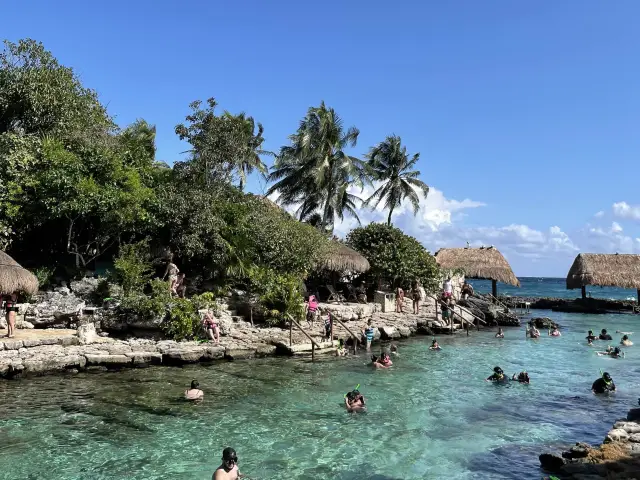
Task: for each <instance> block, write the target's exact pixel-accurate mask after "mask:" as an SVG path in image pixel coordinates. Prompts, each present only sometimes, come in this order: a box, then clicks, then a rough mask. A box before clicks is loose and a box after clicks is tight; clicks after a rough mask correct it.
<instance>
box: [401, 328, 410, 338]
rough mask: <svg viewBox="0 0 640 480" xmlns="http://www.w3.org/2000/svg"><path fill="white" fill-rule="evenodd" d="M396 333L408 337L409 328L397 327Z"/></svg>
mask: <svg viewBox="0 0 640 480" xmlns="http://www.w3.org/2000/svg"><path fill="white" fill-rule="evenodd" d="M398 333H399V334H400V336H401V337H402V338H408V337H410V336H411V329H410V328H409V327H398Z"/></svg>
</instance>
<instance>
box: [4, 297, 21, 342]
mask: <svg viewBox="0 0 640 480" xmlns="http://www.w3.org/2000/svg"><path fill="white" fill-rule="evenodd" d="M16 301H17V296H16V294H15V293H12V294H11V295H8V296H6V297H5V301H4V309H5V311H6V312H7V314H6V318H7V338H13V337H14V336H15V334H16V315H17V312H18V306H17V305H16Z"/></svg>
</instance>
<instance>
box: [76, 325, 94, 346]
mask: <svg viewBox="0 0 640 480" xmlns="http://www.w3.org/2000/svg"><path fill="white" fill-rule="evenodd" d="M78 340H79V341H80V345H89V344H91V343H95V342H96V341H97V340H98V335H97V334H96V327H95V325H94V324H93V323H87V324H85V325H80V326H79V327H78Z"/></svg>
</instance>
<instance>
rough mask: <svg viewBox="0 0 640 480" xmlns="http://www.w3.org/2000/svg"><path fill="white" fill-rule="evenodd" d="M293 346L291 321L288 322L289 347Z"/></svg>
mask: <svg viewBox="0 0 640 480" xmlns="http://www.w3.org/2000/svg"><path fill="white" fill-rule="evenodd" d="M291 345H293V320H291V321H290V322H289V346H291Z"/></svg>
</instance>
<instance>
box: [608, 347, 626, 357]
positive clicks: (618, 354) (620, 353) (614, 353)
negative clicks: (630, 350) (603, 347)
mask: <svg viewBox="0 0 640 480" xmlns="http://www.w3.org/2000/svg"><path fill="white" fill-rule="evenodd" d="M609 356H611V357H613V358H624V352H623V351H622V350H620V347H615V348H614V349H613V350H611V352H610V353H609Z"/></svg>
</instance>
